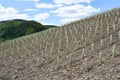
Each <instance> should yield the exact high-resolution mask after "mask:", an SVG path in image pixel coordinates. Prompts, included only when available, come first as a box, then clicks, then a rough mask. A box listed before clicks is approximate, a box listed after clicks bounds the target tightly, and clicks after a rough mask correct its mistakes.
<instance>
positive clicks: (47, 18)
mask: <svg viewBox="0 0 120 80" xmlns="http://www.w3.org/2000/svg"><path fill="white" fill-rule="evenodd" d="M119 5H120V0H0V21H3V20H11V19H26V20H35V21H38V22H40V23H42V24H54V25H63V24H65V23H69V22H71V21H74V20H77V19H81V18H84V17H87V16H89V15H92V14H96V13H100V12H103V11H105V10H109V9H112V8H115V7H118V6H119Z"/></svg>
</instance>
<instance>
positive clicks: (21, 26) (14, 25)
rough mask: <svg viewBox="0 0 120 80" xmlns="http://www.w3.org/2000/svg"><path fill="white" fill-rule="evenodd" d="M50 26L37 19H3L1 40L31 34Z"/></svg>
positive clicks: (0, 33)
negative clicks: (36, 20)
mask: <svg viewBox="0 0 120 80" xmlns="http://www.w3.org/2000/svg"><path fill="white" fill-rule="evenodd" d="M48 28H49V27H48V26H44V25H42V24H40V23H38V22H35V21H26V20H20V19H14V20H8V21H1V22H0V42H2V41H5V40H11V39H14V38H18V37H22V36H25V35H29V34H32V33H35V32H39V31H42V30H45V29H48Z"/></svg>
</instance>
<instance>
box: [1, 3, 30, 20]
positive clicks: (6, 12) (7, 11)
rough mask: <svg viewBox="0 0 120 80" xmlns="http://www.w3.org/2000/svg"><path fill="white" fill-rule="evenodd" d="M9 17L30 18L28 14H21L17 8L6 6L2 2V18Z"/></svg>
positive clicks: (7, 18) (6, 18)
mask: <svg viewBox="0 0 120 80" xmlns="http://www.w3.org/2000/svg"><path fill="white" fill-rule="evenodd" d="M9 19H30V17H29V16H28V15H27V14H20V13H19V11H18V10H16V9H15V8H12V7H8V8H5V7H3V6H2V5H1V4H0V20H9Z"/></svg>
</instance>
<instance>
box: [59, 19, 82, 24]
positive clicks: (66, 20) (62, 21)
mask: <svg viewBox="0 0 120 80" xmlns="http://www.w3.org/2000/svg"><path fill="white" fill-rule="evenodd" d="M78 19H80V18H64V19H61V20H60V22H61V23H63V24H65V23H68V22H72V21H75V20H78Z"/></svg>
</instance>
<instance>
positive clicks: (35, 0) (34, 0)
mask: <svg viewBox="0 0 120 80" xmlns="http://www.w3.org/2000/svg"><path fill="white" fill-rule="evenodd" d="M16 1H25V2H31V1H33V2H39V0H16Z"/></svg>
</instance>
